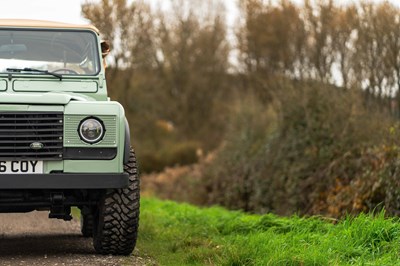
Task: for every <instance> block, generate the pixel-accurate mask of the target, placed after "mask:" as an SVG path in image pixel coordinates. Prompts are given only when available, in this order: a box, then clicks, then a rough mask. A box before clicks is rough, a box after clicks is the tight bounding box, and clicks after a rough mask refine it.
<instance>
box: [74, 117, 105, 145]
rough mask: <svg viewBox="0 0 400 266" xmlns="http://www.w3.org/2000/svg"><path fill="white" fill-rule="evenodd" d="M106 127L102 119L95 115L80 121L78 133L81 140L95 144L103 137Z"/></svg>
mask: <svg viewBox="0 0 400 266" xmlns="http://www.w3.org/2000/svg"><path fill="white" fill-rule="evenodd" d="M105 131H106V129H105V127H104V124H103V121H101V120H100V119H99V118H97V117H87V118H85V119H83V120H82V121H81V123H80V124H79V127H78V133H79V137H80V138H81V140H83V141H84V142H86V143H89V144H95V143H98V142H99V141H101V140H102V139H103V137H104V133H105Z"/></svg>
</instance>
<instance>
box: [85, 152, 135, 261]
mask: <svg viewBox="0 0 400 266" xmlns="http://www.w3.org/2000/svg"><path fill="white" fill-rule="evenodd" d="M124 171H125V172H126V173H128V174H129V186H128V187H127V188H124V189H112V190H108V191H107V192H106V193H105V195H104V198H103V199H102V200H101V201H100V203H99V208H98V211H97V213H96V216H95V221H96V222H95V223H94V225H95V227H94V231H93V245H94V248H95V250H96V251H97V252H98V253H100V254H112V255H130V254H131V253H132V251H133V249H134V248H135V245H136V239H137V233H138V227H139V204H140V180H139V175H138V170H137V166H136V157H135V153H134V151H133V150H131V152H130V158H129V162H128V163H127V164H125V165H124Z"/></svg>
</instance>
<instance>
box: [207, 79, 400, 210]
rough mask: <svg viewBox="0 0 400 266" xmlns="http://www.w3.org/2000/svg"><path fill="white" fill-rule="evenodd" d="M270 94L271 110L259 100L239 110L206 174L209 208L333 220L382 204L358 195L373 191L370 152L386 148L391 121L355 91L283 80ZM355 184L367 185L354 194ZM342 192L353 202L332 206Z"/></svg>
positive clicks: (369, 195)
mask: <svg viewBox="0 0 400 266" xmlns="http://www.w3.org/2000/svg"><path fill="white" fill-rule="evenodd" d="M272 89H273V95H274V101H273V104H270V105H269V108H266V107H265V106H264V105H263V104H260V103H258V102H257V101H256V100H251V102H250V103H249V102H244V103H243V104H239V105H237V109H236V112H234V113H233V116H232V120H231V128H230V130H229V131H228V133H227V136H226V143H225V145H224V146H223V147H222V148H221V150H220V152H219V153H218V154H217V159H216V160H215V161H214V163H213V164H212V165H211V166H210V169H209V170H208V171H207V173H206V175H205V177H204V179H205V182H206V183H207V186H206V188H207V190H208V192H209V194H208V203H218V204H222V205H225V206H228V207H230V208H234V209H244V210H246V211H256V212H265V211H274V212H276V213H279V214H291V213H294V212H298V213H302V214H306V213H307V214H315V213H324V214H327V215H332V216H336V215H342V214H343V213H346V212H349V211H352V210H354V211H361V210H363V208H364V207H368V208H372V207H373V206H376V205H377V204H378V202H379V200H385V198H382V197H381V196H378V194H379V193H378V191H377V190H376V191H374V193H366V194H365V193H364V195H363V196H362V197H361V196H360V198H359V199H356V198H357V195H361V194H362V190H365V191H369V190H371V189H372V186H374V185H375V186H376V182H375V181H376V179H377V174H379V173H377V172H374V173H373V174H366V173H367V172H366V171H367V169H368V168H369V165H368V164H369V163H370V162H371V159H370V158H369V157H368V156H370V154H371V153H370V152H368V153H367V152H366V151H368V149H370V148H371V147H375V146H379V145H380V144H381V143H382V140H383V139H384V136H385V132H386V131H387V128H389V125H390V119H388V118H387V117H386V116H385V115H384V114H382V113H380V112H373V111H369V110H367V109H366V108H365V107H364V105H363V104H362V100H361V98H362V97H361V94H360V93H357V92H353V91H348V90H342V89H339V88H336V87H332V86H326V85H321V84H317V83H308V84H304V83H302V84H296V83H288V82H286V83H281V85H280V87H275V88H272ZM271 106H273V107H271ZM380 170H382V169H380ZM381 172H382V171H381ZM364 179H366V180H364ZM357 180H359V181H357ZM355 182H359V184H363V185H364V186H363V187H358V188H357V189H358V190H357V189H356V187H357V185H356V184H357V183H355ZM350 184H351V185H350ZM340 186H341V187H340ZM350 188H351V189H350ZM335 189H337V191H336V192H335ZM346 189H347V191H348V193H347V194H346V193H343V191H346ZM354 189H356V191H357V192H360V194H357V193H355V190H354ZM338 191H340V193H343V195H342V196H344V195H345V194H346V196H350V198H351V199H350V200H349V201H348V202H347V203H346V201H345V199H343V201H342V202H341V203H340V204H338V202H336V201H332V199H333V197H332V195H338V194H340V193H338ZM377 193H378V194H377ZM365 195H368V196H367V197H365ZM399 196H400V193H399ZM374 197H376V198H374ZM393 197H397V195H396V196H393ZM361 199H362V200H361ZM357 200H358V201H360V200H361V203H360V204H361V205H360V206H359V208H357V206H356V205H357ZM368 200H370V203H368ZM330 201H331V202H330ZM331 204H338V210H335V208H332V205H331ZM341 204H342V205H343V206H341Z"/></svg>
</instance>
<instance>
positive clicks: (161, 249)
mask: <svg viewBox="0 0 400 266" xmlns="http://www.w3.org/2000/svg"><path fill="white" fill-rule="evenodd" d="M399 240H400V221H399V220H398V219H397V218H385V217H384V213H380V214H378V215H376V216H373V215H368V214H361V215H359V216H357V217H347V218H345V219H343V220H342V221H339V222H338V223H337V224H332V223H331V222H329V221H324V220H323V219H321V218H318V217H311V218H301V217H297V216H293V217H290V218H282V217H278V216H275V215H271V214H267V215H263V216H260V215H248V214H244V213H242V212H232V211H227V210H225V209H223V208H219V207H213V208H204V209H202V208H198V207H194V206H191V205H188V204H178V203H175V202H171V201H160V200H157V199H153V198H143V199H142V201H141V217H140V228H139V239H138V244H137V249H138V250H139V253H140V254H141V255H142V254H143V255H145V256H149V257H151V258H153V259H154V260H155V261H157V263H158V264H159V265H400V262H399V261H400V260H399V259H400V255H399Z"/></svg>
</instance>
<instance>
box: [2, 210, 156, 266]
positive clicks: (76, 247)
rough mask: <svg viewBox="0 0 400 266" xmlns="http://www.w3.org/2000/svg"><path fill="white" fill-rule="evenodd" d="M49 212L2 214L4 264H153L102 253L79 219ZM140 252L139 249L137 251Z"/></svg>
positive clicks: (135, 256) (132, 257)
mask: <svg viewBox="0 0 400 266" xmlns="http://www.w3.org/2000/svg"><path fill="white" fill-rule="evenodd" d="M47 216H48V212H32V213H24V214H0V265H68V266H69V265H79V266H81V265H96V266H98V265H139V266H141V265H152V264H153V263H149V262H150V261H149V260H148V259H143V258H140V257H139V256H137V255H133V256H130V257H120V256H102V255H98V254H96V253H95V251H94V249H93V246H92V239H91V238H84V237H82V236H81V234H80V225H79V221H77V220H76V219H74V220H72V221H70V222H65V221H62V220H61V221H60V220H56V219H48V218H47ZM135 252H137V251H135Z"/></svg>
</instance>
